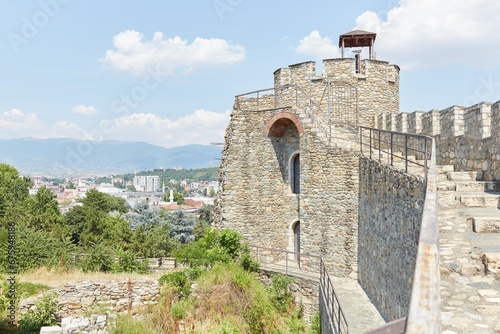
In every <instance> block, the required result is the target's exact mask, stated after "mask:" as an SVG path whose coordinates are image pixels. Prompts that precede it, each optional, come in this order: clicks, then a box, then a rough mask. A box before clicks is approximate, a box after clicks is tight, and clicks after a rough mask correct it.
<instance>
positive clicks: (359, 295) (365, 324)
mask: <svg viewBox="0 0 500 334" xmlns="http://www.w3.org/2000/svg"><path fill="white" fill-rule="evenodd" d="M332 281H333V288H334V289H335V293H336V294H337V295H338V298H339V301H340V306H341V307H342V309H343V311H344V314H345V316H346V318H347V323H348V325H349V334H362V333H365V332H366V331H368V330H370V329H374V328H377V327H379V326H382V325H384V324H385V321H384V319H383V318H382V316H381V315H380V313H379V312H378V311H377V309H376V308H375V306H373V304H372V302H371V301H370V299H369V298H368V296H367V295H366V293H365V291H364V290H363V289H362V288H361V286H360V285H359V283H358V281H357V280H354V279H351V278H339V277H332Z"/></svg>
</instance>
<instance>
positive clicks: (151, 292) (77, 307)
mask: <svg viewBox="0 0 500 334" xmlns="http://www.w3.org/2000/svg"><path fill="white" fill-rule="evenodd" d="M96 292H99V293H98V294H96ZM47 293H56V294H57V304H58V307H59V308H60V312H59V316H60V317H61V318H63V317H67V316H71V315H75V314H81V313H83V312H85V311H88V310H90V309H92V308H93V307H94V306H96V305H103V306H104V307H108V308H109V309H113V310H115V311H117V312H122V311H127V310H128V307H129V304H130V305H131V306H132V308H134V307H138V306H141V305H145V304H148V303H156V302H157V301H158V299H159V297H160V286H159V284H158V281H157V280H151V279H148V280H131V281H130V282H129V281H127V280H124V281H103V282H90V281H84V282H75V283H68V284H66V285H64V286H63V287H62V288H60V289H54V290H50V291H48V292H47ZM38 297H40V296H38ZM38 297H32V298H28V299H24V300H21V302H20V303H19V309H20V313H25V312H26V310H28V309H30V308H33V307H34V305H35V304H36V302H37V300H38Z"/></svg>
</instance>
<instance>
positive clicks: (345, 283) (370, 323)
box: [261, 263, 385, 334]
mask: <svg viewBox="0 0 500 334" xmlns="http://www.w3.org/2000/svg"><path fill="white" fill-rule="evenodd" d="M261 268H262V269H264V270H269V271H272V272H278V273H282V274H287V275H290V276H294V277H297V278H302V279H308V280H310V279H312V280H315V281H319V274H317V273H311V272H308V271H302V270H300V269H298V268H293V267H291V266H290V264H289V265H288V266H287V267H286V270H285V266H284V265H283V264H281V263H277V264H264V263H261ZM331 279H332V284H333V288H334V289H335V293H336V295H337V297H338V300H339V303H340V307H341V308H342V310H343V312H344V315H345V317H346V320H347V323H348V326H349V334H362V333H365V332H366V331H368V330H370V329H374V328H377V327H379V326H382V325H384V324H385V321H384V319H383V318H382V316H381V315H380V313H379V312H378V310H377V309H376V308H375V306H374V305H373V303H372V302H371V301H370V299H369V298H368V296H367V295H366V293H365V291H364V290H363V289H362V288H361V286H360V285H359V283H358V281H357V280H356V279H352V278H340V277H331Z"/></svg>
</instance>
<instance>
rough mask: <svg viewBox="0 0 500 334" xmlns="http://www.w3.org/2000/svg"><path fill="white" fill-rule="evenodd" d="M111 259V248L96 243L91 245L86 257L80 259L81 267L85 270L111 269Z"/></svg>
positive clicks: (104, 270) (106, 270)
mask: <svg viewBox="0 0 500 334" xmlns="http://www.w3.org/2000/svg"><path fill="white" fill-rule="evenodd" d="M113 260H114V256H113V251H112V250H111V248H109V247H107V246H105V245H103V244H101V243H97V244H93V245H92V247H91V248H90V251H89V253H88V255H87V257H86V258H85V259H84V260H83V261H82V263H81V267H82V270H83V271H85V272H95V271H103V272H109V271H111V270H112V269H113Z"/></svg>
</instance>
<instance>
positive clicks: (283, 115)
mask: <svg viewBox="0 0 500 334" xmlns="http://www.w3.org/2000/svg"><path fill="white" fill-rule="evenodd" d="M291 123H293V124H294V125H295V127H296V128H297V131H298V132H299V133H302V132H303V131H304V127H303V126H302V124H301V123H300V121H299V120H298V118H297V117H296V116H295V115H294V114H291V113H288V112H280V113H279V114H276V115H274V117H273V118H271V120H269V122H267V125H266V129H265V130H264V134H265V135H266V136H267V137H277V138H282V137H283V135H284V134H285V130H286V128H287V127H288V125H290V124H291Z"/></svg>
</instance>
